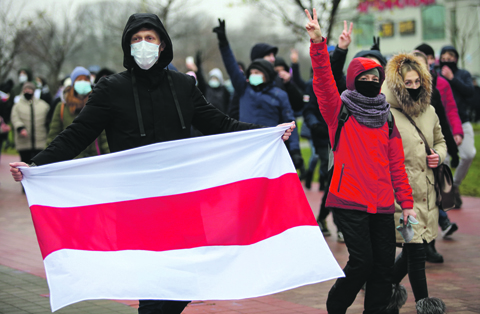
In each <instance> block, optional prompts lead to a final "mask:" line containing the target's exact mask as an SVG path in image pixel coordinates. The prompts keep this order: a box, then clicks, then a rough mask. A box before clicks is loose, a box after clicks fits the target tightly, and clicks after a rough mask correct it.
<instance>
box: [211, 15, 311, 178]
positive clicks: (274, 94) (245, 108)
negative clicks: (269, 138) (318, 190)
mask: <svg viewBox="0 0 480 314" xmlns="http://www.w3.org/2000/svg"><path fill="white" fill-rule="evenodd" d="M213 31H214V32H216V33H217V35H218V39H219V48H220V53H221V55H222V59H223V64H224V65H225V68H226V69H227V72H228V75H229V76H230V79H231V81H232V84H233V87H234V88H235V93H237V94H238V95H239V96H240V106H239V107H240V113H239V117H240V118H239V120H240V121H244V122H250V123H256V124H262V125H267V126H274V125H277V124H279V123H284V122H287V121H293V120H294V119H295V117H294V115H293V110H292V107H291V106H290V103H289V101H288V97H287V93H286V92H285V91H283V90H282V89H280V88H278V87H277V86H276V85H275V78H276V77H277V73H276V72H275V70H274V68H273V65H272V64H271V63H270V62H269V61H267V60H265V59H263V58H258V59H255V60H254V61H253V62H252V63H251V64H250V65H249V67H248V68H247V70H246V71H245V75H244V74H243V73H242V72H241V71H240V69H239V68H238V65H237V61H236V60H235V56H234V55H233V52H232V50H231V48H230V44H229V43H228V40H227V37H226V32H225V21H220V25H219V26H218V27H215V28H214V29H213ZM287 147H288V150H289V152H290V156H291V157H292V161H293V164H294V165H295V168H297V169H299V168H300V167H302V166H303V158H302V155H301V152H300V142H299V137H298V132H297V130H294V131H293V133H292V136H291V138H290V140H289V141H288V142H287Z"/></svg>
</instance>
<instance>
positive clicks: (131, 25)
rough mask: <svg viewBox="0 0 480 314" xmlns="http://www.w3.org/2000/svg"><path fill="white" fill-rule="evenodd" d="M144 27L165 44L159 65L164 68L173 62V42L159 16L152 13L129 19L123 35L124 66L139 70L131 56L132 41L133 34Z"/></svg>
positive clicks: (136, 15)
mask: <svg viewBox="0 0 480 314" xmlns="http://www.w3.org/2000/svg"><path fill="white" fill-rule="evenodd" d="M144 27H145V28H149V29H153V30H155V31H156V32H157V33H158V35H159V36H160V40H161V41H163V42H164V43H165V49H164V50H163V51H162V52H161V53H160V56H159V58H158V61H157V65H158V66H160V67H161V68H164V67H166V66H167V65H168V64H169V63H170V62H172V60H173V47H172V41H171V39H170V36H168V33H167V31H166V30H165V27H164V26H163V24H162V22H161V21H160V19H159V18H158V16H157V15H155V14H152V13H135V14H132V15H131V16H130V17H129V19H128V21H127V24H126V25H125V29H124V30H123V35H122V49H123V66H124V67H125V68H126V69H127V70H130V69H132V68H133V67H137V68H138V65H137V64H136V62H135V60H134V59H133V57H132V54H131V48H130V40H131V39H132V35H133V34H135V33H136V32H138V31H139V30H140V29H141V28H144Z"/></svg>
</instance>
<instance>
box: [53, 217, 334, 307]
mask: <svg viewBox="0 0 480 314" xmlns="http://www.w3.org/2000/svg"><path fill="white" fill-rule="evenodd" d="M312 244H313V246H312ZM312 264H313V265H315V267H312ZM112 265H114V266H115V267H112ZM45 268H46V270H47V274H48V284H49V286H50V294H51V304H52V310H54V311H55V310H58V309H60V308H62V307H64V306H67V305H69V304H72V303H75V302H78V301H82V300H90V299H118V300H120V299H159V296H161V298H163V299H167V300H230V299H242V298H250V297H258V296H264V295H268V294H272V293H276V292H280V291H284V290H287V289H292V288H296V287H299V286H303V285H306V284H312V283H317V282H320V281H326V280H330V279H333V278H337V277H341V276H343V272H342V270H341V269H340V267H339V266H338V264H337V263H336V262H335V259H334V257H333V256H332V254H331V252H330V250H329V248H328V246H327V244H326V243H325V240H324V239H323V237H322V236H321V234H320V232H319V231H318V227H314V226H302V227H297V228H292V229H289V230H287V231H285V232H284V233H282V234H279V235H277V236H274V237H271V238H268V239H266V240H264V241H261V242H258V243H255V244H253V245H246V246H213V247H198V248H194V249H186V250H173V251H167V252H149V251H118V252H90V251H76V250H60V251H57V252H55V253H52V254H51V255H49V256H48V257H47V258H46V259H45ZM66 274H68V276H66ZM132 291H134V293H135V294H132Z"/></svg>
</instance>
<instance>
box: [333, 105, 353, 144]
mask: <svg viewBox="0 0 480 314" xmlns="http://www.w3.org/2000/svg"><path fill="white" fill-rule="evenodd" d="M349 117H350V111H348V109H347V106H345V104H344V103H342V108H340V113H339V114H338V125H337V131H336V132H335V142H334V143H333V146H332V151H335V150H336V149H337V146H338V140H339V139H340V133H341V132H342V128H343V125H344V124H345V122H347V120H348V118H349Z"/></svg>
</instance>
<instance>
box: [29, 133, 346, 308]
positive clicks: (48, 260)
mask: <svg viewBox="0 0 480 314" xmlns="http://www.w3.org/2000/svg"><path fill="white" fill-rule="evenodd" d="M285 129H286V127H276V128H266V129H258V130H250V131H243V132H234V133H226V134H220V135H214V136H205V137H198V138H192V139H184V140H178V141H171V142H164V143H158V144H153V145H149V146H144V147H140V148H135V149H131V150H127V151H122V152H118V153H112V154H108V155H102V156H97V157H90V158H84V159H76V160H71V161H65V162H59V163H55V164H49V165H45V166H41V167H32V168H22V172H23V174H24V179H23V181H22V183H23V185H24V187H25V191H26V194H27V198H28V203H29V205H30V209H31V212H32V218H33V223H34V225H35V230H36V233H37V237H38V242H39V244H40V249H41V252H42V255H43V258H44V264H45V270H46V274H47V281H48V285H49V288H50V302H51V306H52V310H53V311H55V310H58V309H60V308H62V307H64V306H66V305H69V304H72V303H75V302H78V301H82V300H89V299H124V300H125V299H126V300H135V299H167V300H225V299H243V298H250V297H257V296H263V295H267V294H272V293H276V292H279V291H283V290H287V289H291V288H295V287H298V286H302V285H305V284H312V283H317V282H320V281H325V280H329V279H333V278H337V277H341V276H343V272H342V270H341V268H340V267H339V266H338V264H337V262H336V261H335V258H334V257H333V255H332V253H331V252H330V250H329V248H328V246H327V244H326V243H325V240H324V239H323V236H322V234H321V232H320V230H319V228H318V225H317V223H316V221H315V218H314V215H313V213H312V210H311V209H310V206H309V204H308V202H307V199H306V197H305V194H304V192H303V189H302V186H301V183H300V181H299V179H298V176H297V173H296V171H295V168H294V167H293V164H292V161H291V159H290V156H289V154H288V151H287V150H286V148H285V145H284V143H283V142H282V140H281V135H282V134H283V132H284V131H285Z"/></svg>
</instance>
